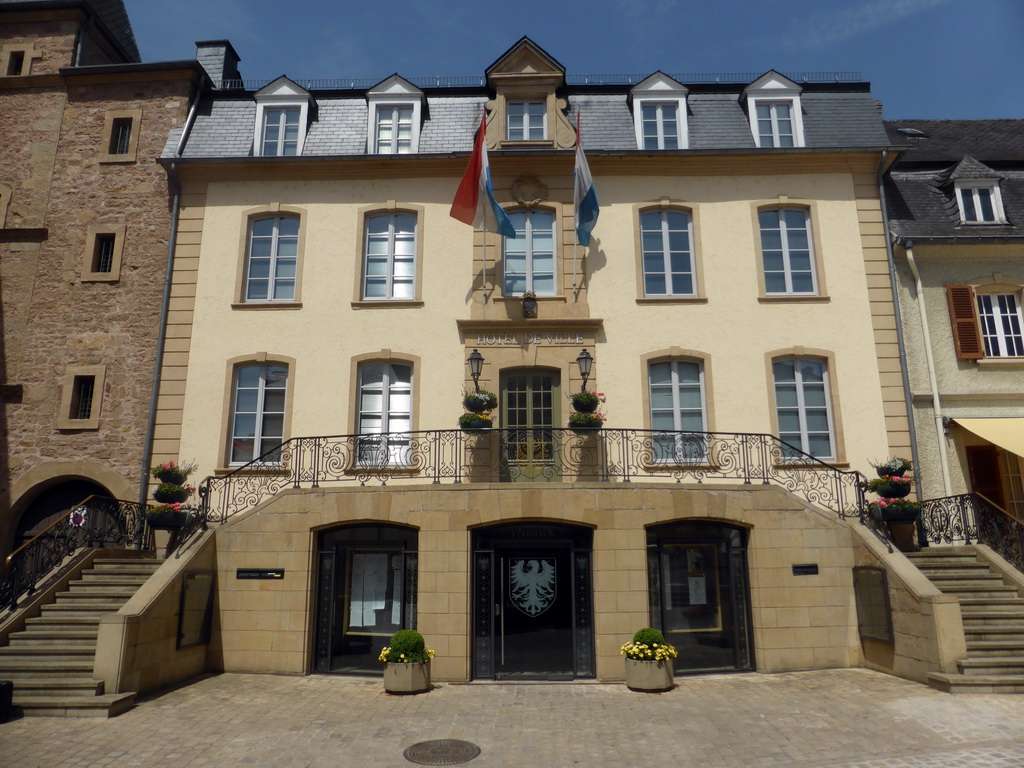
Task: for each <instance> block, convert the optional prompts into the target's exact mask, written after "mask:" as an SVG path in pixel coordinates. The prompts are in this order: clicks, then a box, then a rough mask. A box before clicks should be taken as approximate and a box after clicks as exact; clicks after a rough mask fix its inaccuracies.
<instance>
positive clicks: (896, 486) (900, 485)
mask: <svg viewBox="0 0 1024 768" xmlns="http://www.w3.org/2000/svg"><path fill="white" fill-rule="evenodd" d="M868 490H869V491H874V492H875V493H877V494H878V495H879V496H882V497H884V498H886V499H901V498H903V497H904V496H906V495H908V494H909V493H910V478H908V477H904V476H903V475H882V476H881V477H878V478H875V479H874V480H872V481H871V482H870V483H868Z"/></svg>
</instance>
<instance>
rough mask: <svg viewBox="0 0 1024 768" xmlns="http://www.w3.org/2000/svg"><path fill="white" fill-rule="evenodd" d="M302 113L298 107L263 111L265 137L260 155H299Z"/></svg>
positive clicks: (263, 137) (261, 144)
mask: <svg viewBox="0 0 1024 768" xmlns="http://www.w3.org/2000/svg"><path fill="white" fill-rule="evenodd" d="M300 112H301V110H300V109H299V108H298V107H281V108H267V109H265V110H263V136H262V141H261V142H260V154H261V155H262V156H263V157H283V156H292V155H297V154H298V148H299V116H300Z"/></svg>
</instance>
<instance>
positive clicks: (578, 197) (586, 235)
mask: <svg viewBox="0 0 1024 768" xmlns="http://www.w3.org/2000/svg"><path fill="white" fill-rule="evenodd" d="M573 176H575V179H576V187H575V193H574V195H573V203H574V206H575V208H576V239H577V241H578V242H579V244H580V245H582V246H584V247H587V246H589V245H590V231H591V230H592V229H593V228H594V225H595V224H597V217H598V214H599V213H600V212H601V211H600V209H599V208H598V205H597V192H596V191H595V190H594V177H593V176H591V175H590V166H589V165H587V156H586V155H584V154H583V142H582V141H580V113H579V112H577V113H576V170H575V171H573Z"/></svg>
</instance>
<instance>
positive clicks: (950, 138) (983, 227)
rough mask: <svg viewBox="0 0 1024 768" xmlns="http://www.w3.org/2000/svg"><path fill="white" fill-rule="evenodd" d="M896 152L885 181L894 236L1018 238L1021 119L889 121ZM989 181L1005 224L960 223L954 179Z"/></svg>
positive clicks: (1022, 210) (1022, 216) (1023, 209)
mask: <svg viewBox="0 0 1024 768" xmlns="http://www.w3.org/2000/svg"><path fill="white" fill-rule="evenodd" d="M885 128H886V131H887V133H888V135H889V137H890V140H891V142H892V144H893V145H894V146H897V147H900V148H901V149H902V150H903V153H902V154H901V155H900V157H899V159H898V161H897V162H896V164H895V166H894V167H893V169H892V170H891V172H890V173H889V176H888V178H887V180H886V200H887V203H888V211H889V220H890V228H891V230H892V233H893V234H894V235H896V236H897V237H899V238H901V239H917V240H928V239H939V240H946V239H952V238H956V239H962V240H978V239H980V240H993V241H998V240H1003V239H1017V238H1022V239H1024V120H894V121H887V122H886V123H885ZM972 179H974V180H981V179H988V180H996V181H998V184H999V194H1000V197H1001V199H1002V204H1003V211H1004V214H1005V217H1006V222H1007V223H1006V224H961V223H960V212H959V207H958V204H957V200H956V182H957V181H970V180H972Z"/></svg>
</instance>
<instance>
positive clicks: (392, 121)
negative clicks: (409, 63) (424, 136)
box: [366, 75, 424, 155]
mask: <svg viewBox="0 0 1024 768" xmlns="http://www.w3.org/2000/svg"><path fill="white" fill-rule="evenodd" d="M423 98H424V97H423V91H421V90H420V89H419V88H417V87H416V86H415V85H413V84H412V83H410V82H409V81H408V80H406V79H405V78H404V77H401V76H399V75H392V76H391V77H389V78H387V79H386V80H383V81H381V82H380V83H378V84H377V85H375V86H373V88H371V89H370V90H369V91H367V92H366V100H367V106H368V109H367V124H366V136H367V141H366V145H367V152H370V153H371V154H379V155H408V154H413V153H415V152H418V151H419V143H420V125H421V124H422V122H423Z"/></svg>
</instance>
